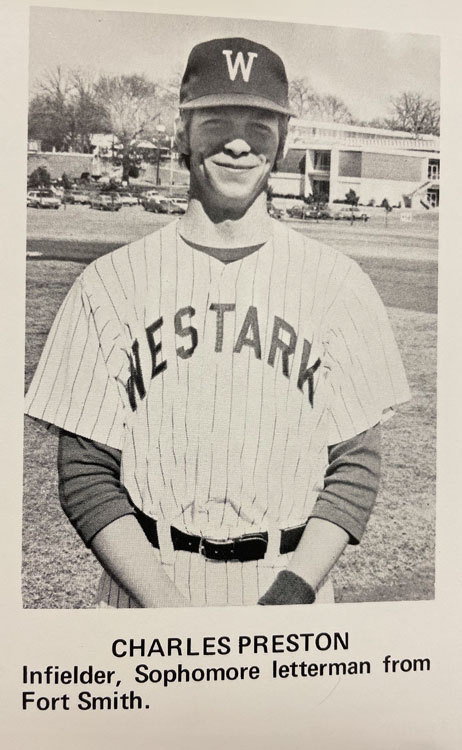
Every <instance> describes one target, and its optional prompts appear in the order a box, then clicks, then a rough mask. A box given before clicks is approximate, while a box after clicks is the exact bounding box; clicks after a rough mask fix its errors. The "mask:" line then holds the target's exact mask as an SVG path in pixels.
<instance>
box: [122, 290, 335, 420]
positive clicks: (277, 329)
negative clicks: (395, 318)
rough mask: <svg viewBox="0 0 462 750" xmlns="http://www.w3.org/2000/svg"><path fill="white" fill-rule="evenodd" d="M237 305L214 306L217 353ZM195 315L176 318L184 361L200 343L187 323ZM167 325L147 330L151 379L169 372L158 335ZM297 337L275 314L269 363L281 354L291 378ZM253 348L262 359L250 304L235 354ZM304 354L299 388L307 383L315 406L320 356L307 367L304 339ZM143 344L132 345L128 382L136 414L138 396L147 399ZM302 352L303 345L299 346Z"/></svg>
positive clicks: (182, 312) (181, 313) (186, 311)
mask: <svg viewBox="0 0 462 750" xmlns="http://www.w3.org/2000/svg"><path fill="white" fill-rule="evenodd" d="M235 307H236V306H235V304H234V303H212V304H211V305H210V307H209V309H210V310H211V311H212V312H214V313H216V337H215V352H216V353H220V352H222V351H223V339H224V327H225V315H226V313H231V312H234V311H235ZM195 314H196V311H195V309H194V308H193V307H191V306H190V305H189V306H187V307H182V308H180V309H179V310H178V311H177V312H176V313H175V316H174V329H175V334H176V336H178V337H180V338H183V339H188V344H189V345H188V346H185V345H181V346H178V347H177V349H176V354H177V356H178V357H180V358H181V359H189V357H192V355H193V354H194V351H195V349H196V347H197V344H198V341H199V339H198V333H197V328H195V327H194V326H192V325H188V324H187V323H188V322H190V321H191V319H192V318H193V317H194V315H195ZM163 325H164V319H163V317H160V318H158V319H157V320H155V321H154V322H153V323H151V324H150V325H149V326H147V328H146V339H147V343H148V346H149V351H150V353H151V362H152V369H151V380H152V379H153V378H155V377H157V375H159V374H160V373H161V372H163V371H164V370H166V369H167V361H166V360H164V359H162V354H161V350H162V343H161V341H160V340H159V339H158V336H157V334H158V333H159V331H160V329H161V328H162V326H163ZM298 343H299V341H298V336H297V333H296V331H295V330H294V328H293V327H292V326H291V325H290V323H287V321H285V320H284V319H283V318H280V317H279V316H277V315H275V316H274V319H273V328H272V335H271V344H270V347H269V351H268V357H267V360H266V361H267V364H268V365H270V366H271V367H274V366H275V362H276V354H277V353H278V352H280V355H281V369H282V374H283V375H284V376H285V377H286V378H290V369H291V368H290V358H291V357H293V356H294V354H295V350H296V348H297V344H298ZM245 346H246V347H249V348H250V349H253V352H254V355H255V359H258V360H261V359H262V345H261V337H260V326H259V323H258V311H257V308H256V307H254V306H253V305H250V307H249V309H248V310H247V313H246V315H245V318H244V321H243V323H242V326H241V329H240V331H239V334H238V336H237V338H236V341H235V343H234V346H233V352H234V353H235V354H239V353H240V352H241V351H242V349H243V347H245ZM301 348H302V352H301V358H300V365H299V369H298V374H297V388H298V389H299V390H300V391H301V392H302V393H303V392H304V388H305V383H307V384H308V385H307V396H308V402H309V403H310V405H311V406H312V407H313V405H314V373H315V372H316V370H317V369H318V368H319V366H320V364H321V360H320V358H319V357H318V358H317V360H316V361H315V362H314V364H312V365H310V366H308V362H309V359H310V354H311V342H309V341H307V339H305V338H304V339H303V343H302V344H301ZM139 349H140V343H139V341H138V340H137V339H136V340H135V341H134V342H133V344H132V352H131V354H130V358H129V366H130V376H129V378H128V382H127V392H128V397H129V402H130V406H131V408H132V410H133V411H135V410H136V405H137V404H136V393H138V397H139V398H140V399H144V397H145V396H146V385H145V378H144V375H143V372H142V368H141V360H140V354H139ZM299 349H300V346H299Z"/></svg>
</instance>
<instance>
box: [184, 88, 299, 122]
mask: <svg viewBox="0 0 462 750" xmlns="http://www.w3.org/2000/svg"><path fill="white" fill-rule="evenodd" d="M207 107H256V108H258V109H267V110H269V111H270V112H278V113H279V114H282V115H287V116H288V117H295V116H296V115H295V113H294V112H292V111H291V110H290V109H289V108H288V107H283V106H282V105H280V104H276V102H273V101H271V99H265V97H263V96H253V95H252V94H208V95H207V96H200V97H199V98H198V99H193V100H192V101H190V102H186V103H185V104H180V110H182V109H186V110H189V109H205V108H207Z"/></svg>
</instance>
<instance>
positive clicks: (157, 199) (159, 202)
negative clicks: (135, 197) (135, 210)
mask: <svg viewBox="0 0 462 750" xmlns="http://www.w3.org/2000/svg"><path fill="white" fill-rule="evenodd" d="M143 206H144V210H145V211H153V212H154V213H156V214H184V212H185V210H186V209H185V208H184V207H183V206H180V205H176V204H175V203H174V201H173V199H171V198H166V197H165V195H155V196H153V197H152V198H148V200H145V201H143Z"/></svg>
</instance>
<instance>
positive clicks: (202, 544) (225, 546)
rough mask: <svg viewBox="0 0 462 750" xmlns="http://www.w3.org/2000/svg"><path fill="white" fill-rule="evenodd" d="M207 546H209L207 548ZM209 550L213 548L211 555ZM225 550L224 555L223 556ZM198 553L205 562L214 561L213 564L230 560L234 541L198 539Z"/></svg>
mask: <svg viewBox="0 0 462 750" xmlns="http://www.w3.org/2000/svg"><path fill="white" fill-rule="evenodd" d="M207 545H210V546H209V548H207ZM211 548H213V553H212V549H211ZM220 548H221V549H220ZM225 550H226V554H223V552H224V551H225ZM198 552H199V554H201V555H203V557H205V558H206V559H207V560H214V561H215V562H225V561H227V560H232V559H233V553H234V541H233V540H232V539H207V537H200V540H199V549H198Z"/></svg>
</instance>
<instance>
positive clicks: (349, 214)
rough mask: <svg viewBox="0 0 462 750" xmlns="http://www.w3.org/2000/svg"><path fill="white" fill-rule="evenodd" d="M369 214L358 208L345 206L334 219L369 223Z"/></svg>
mask: <svg viewBox="0 0 462 750" xmlns="http://www.w3.org/2000/svg"><path fill="white" fill-rule="evenodd" d="M369 218H370V217H369V214H368V213H366V212H365V211H362V210H361V209H360V208H358V207H357V206H344V208H341V209H340V211H337V213H336V214H335V216H334V219H337V220H339V219H345V220H347V221H368V219H369Z"/></svg>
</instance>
